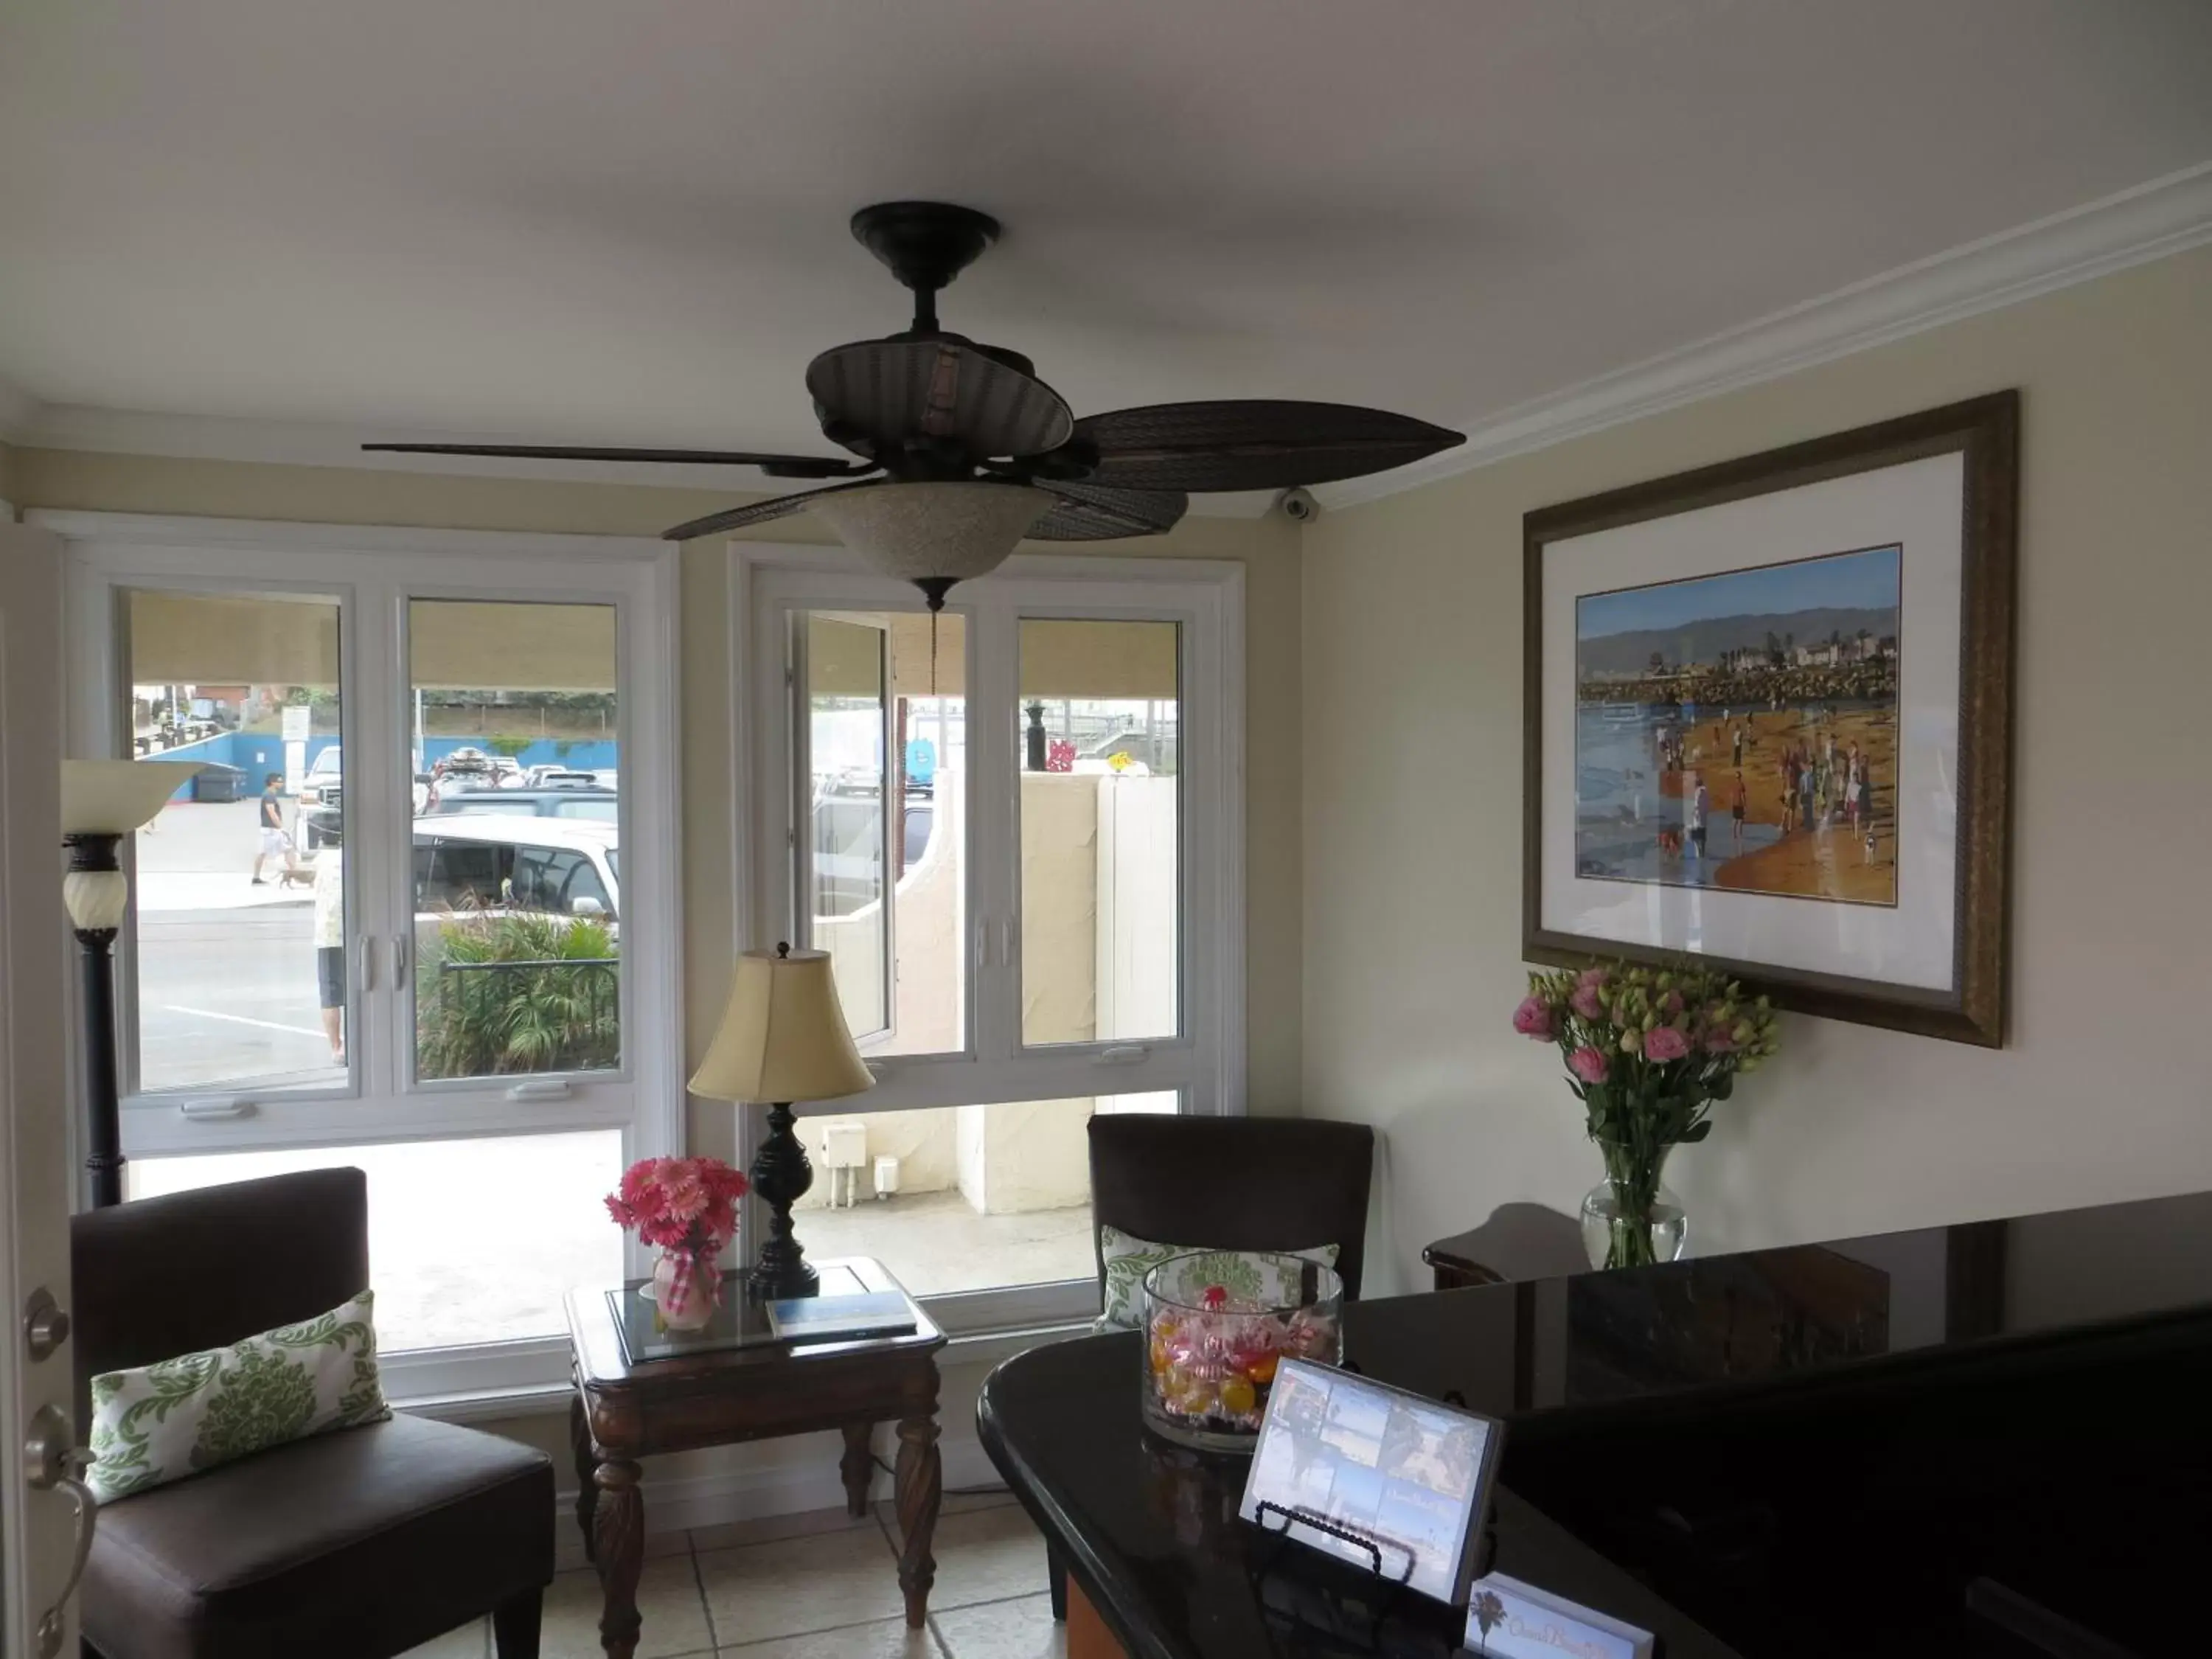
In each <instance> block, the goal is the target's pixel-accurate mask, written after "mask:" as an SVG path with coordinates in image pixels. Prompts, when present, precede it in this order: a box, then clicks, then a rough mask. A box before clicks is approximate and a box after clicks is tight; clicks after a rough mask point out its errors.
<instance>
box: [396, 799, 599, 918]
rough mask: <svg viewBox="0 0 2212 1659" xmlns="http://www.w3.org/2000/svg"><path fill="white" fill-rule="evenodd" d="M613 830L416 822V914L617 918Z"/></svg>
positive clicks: (465, 819)
mask: <svg viewBox="0 0 2212 1659" xmlns="http://www.w3.org/2000/svg"><path fill="white" fill-rule="evenodd" d="M618 833H619V832H618V830H617V827H616V826H615V825H613V824H611V823H592V822H590V821H588V820H586V819H579V818H541V817H524V816H521V815H520V814H515V815H507V814H502V813H497V812H482V813H467V814H459V815H454V816H449V817H426V818H417V819H416V820H415V913H416V917H417V918H418V921H435V920H436V919H437V918H440V917H441V916H443V915H447V913H448V912H453V911H459V912H467V911H471V910H480V911H492V912H499V911H510V912H511V911H516V910H526V911H535V912H538V913H539V914H542V915H562V916H592V917H595V918H598V919H599V920H602V921H605V922H606V923H608V925H609V926H610V927H611V926H613V925H614V923H615V921H616V919H617V917H619V916H620V915H621V914H622V858H621V854H620V851H619V849H618V843H617V835H618Z"/></svg>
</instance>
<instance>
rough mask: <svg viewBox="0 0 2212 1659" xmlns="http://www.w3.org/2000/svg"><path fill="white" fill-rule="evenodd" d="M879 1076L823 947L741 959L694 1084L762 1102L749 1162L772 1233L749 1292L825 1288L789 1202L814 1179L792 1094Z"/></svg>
mask: <svg viewBox="0 0 2212 1659" xmlns="http://www.w3.org/2000/svg"><path fill="white" fill-rule="evenodd" d="M875 1081H876V1080H875V1079H874V1078H872V1077H871V1076H870V1075H869V1074H868V1068H867V1067H866V1066H864V1065H862V1064H861V1063H860V1050H859V1049H858V1048H854V1046H853V1034H852V1033H851V1032H850V1031H848V1030H846V1029H845V1014H844V1010H843V1009H842V1007H840V1006H839V1005H838V1001H837V984H836V981H835V980H834V979H833V978H831V977H830V973H829V952H828V951H794V950H793V949H792V948H791V947H790V946H789V945H777V946H776V947H775V950H774V951H746V952H745V953H744V955H743V956H741V957H738V972H737V978H736V980H735V981H733V982H732V985H731V987H730V1006H729V1007H728V1008H727V1009H726V1010H725V1011H724V1012H723V1015H722V1024H721V1028H720V1030H717V1031H716V1032H715V1033H714V1042H713V1044H712V1045H711V1046H710V1047H709V1048H708V1050H707V1058H706V1059H705V1060H703V1061H702V1062H701V1064H700V1066H699V1070H698V1072H697V1073H696V1074H695V1075H694V1076H693V1078H692V1079H691V1091H692V1092H693V1093H694V1094H699V1095H704V1096H705V1097H707V1098H708V1099H709V1100H736V1101H753V1102H766V1103H768V1109H769V1111H768V1128H769V1134H768V1139H766V1140H764V1141H763V1142H762V1143H761V1148H760V1152H759V1153H758V1154H757V1156H756V1157H755V1158H754V1159H753V1167H752V1187H753V1190H754V1191H755V1192H757V1193H758V1194H760V1195H761V1197H762V1198H763V1199H764V1200H767V1202H768V1206H769V1236H768V1240H767V1242H766V1243H763V1245H762V1246H761V1251H760V1259H759V1261H757V1263H755V1265H754V1267H753V1271H752V1279H751V1285H752V1290H753V1292H754V1294H756V1295H757V1296H760V1297H767V1298H770V1299H779V1298H781V1297H795V1296H812V1295H813V1294H814V1293H815V1292H816V1291H817V1290H819V1289H820V1288H821V1279H820V1278H819V1276H818V1275H817V1273H815V1271H814V1269H813V1268H812V1267H811V1266H809V1265H808V1263H807V1261H806V1253H805V1251H804V1250H803V1249H800V1247H799V1241H798V1240H797V1239H796V1238H794V1237H792V1232H791V1206H793V1204H796V1203H797V1202H798V1201H799V1200H800V1199H801V1198H803V1197H805V1194H806V1189H807V1188H810V1187H811V1186H812V1185H813V1184H814V1166H813V1165H812V1164H809V1163H808V1162H807V1161H806V1148H805V1147H804V1146H800V1145H799V1137H798V1136H797V1135H795V1134H793V1133H792V1132H791V1126H792V1121H793V1120H792V1115H791V1108H792V1104H793V1103H794V1102H796V1101H802V1100H834V1099H836V1097H838V1096H840V1095H856V1094H859V1093H860V1091H862V1090H863V1089H869V1088H872V1087H874V1086H875Z"/></svg>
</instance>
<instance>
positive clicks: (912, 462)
mask: <svg viewBox="0 0 2212 1659" xmlns="http://www.w3.org/2000/svg"><path fill="white" fill-rule="evenodd" d="M853 234H854V236H855V237H857V238H858V239H859V240H860V242H861V243H862V244H863V245H864V246H866V248H867V249H868V251H869V252H872V253H873V254H874V255H875V256H876V257H877V258H878V259H880V260H882V261H883V262H884V264H886V265H888V266H890V270H891V273H892V274H893V275H894V276H896V277H897V278H898V280H899V281H900V282H901V283H904V284H905V285H906V286H907V287H908V289H912V290H913V291H914V296H915V309H914V322H913V324H912V325H911V326H909V327H908V329H907V330H906V331H904V332H903V333H899V334H894V335H891V336H890V337H888V338H885V339H881V340H856V341H854V342H853V343H850V344H848V345H840V346H832V347H831V348H830V349H829V350H827V351H825V352H823V353H822V355H821V356H818V357H817V358H815V360H814V361H813V362H811V363H810V364H808V365H807V369H806V389H807V390H808V391H809V392H811V393H812V394H813V397H814V409H815V414H816V416H817V418H818V419H819V420H820V422H821V424H822V435H823V437H825V438H827V439H828V440H829V441H830V442H831V443H834V444H836V445H837V446H839V447H842V448H843V449H845V450H847V451H848V452H849V453H850V454H852V455H853V456H855V457H857V458H858V459H845V458H843V457H840V456H827V455H772V454H759V453H753V452H750V451H744V450H720V449H705V450H700V449H601V448H592V447H570V446H565V445H553V446H547V445H538V444H364V445H363V446H362V447H363V448H364V449H373V450H388V451H399V452H404V453H410V454H418V455H503V456H520V457H527V458H541V459H563V460H600V461H675V462H686V463H702V462H703V463H708V464H714V463H723V464H727V465H733V466H756V467H758V468H759V469H760V470H761V471H763V472H765V473H767V474H768V475H769V477H777V478H813V479H822V480H831V479H834V480H837V481H838V482H836V483H830V484H829V487H828V488H826V489H811V490H803V491H801V492H799V493H798V494H796V495H779V496H775V497H773V498H771V499H769V500H767V501H754V502H752V503H750V505H748V506H744V507H731V508H730V509H728V510H727V511H726V512H722V513H709V514H708V515H707V516H706V517H705V518H702V519H694V520H690V522H689V523H686V524H680V525H678V526H674V527H673V528H672V529H671V530H668V531H666V532H664V533H665V537H666V538H667V539H669V540H671V541H688V540H690V538H693V537H695V536H706V535H711V534H713V533H714V532H717V531H723V530H735V529H738V528H739V527H740V526H745V525H754V524H762V523H764V522H766V521H768V520H771V519H780V518H782V517H784V516H785V515H786V514H787V513H798V512H802V511H811V512H814V513H817V514H819V515H820V516H821V517H822V518H823V519H825V520H828V522H829V525H830V526H831V527H832V528H833V529H835V530H836V532H837V534H838V537H839V538H840V539H841V540H842V541H843V542H844V543H845V544H846V545H848V547H852V548H854V549H856V550H860V552H862V553H863V554H865V555H866V556H868V557H869V558H870V559H871V560H872V562H875V563H876V564H877V565H878V567H879V568H882V569H884V571H885V572H887V573H889V574H896V575H899V576H902V577H903V578H905V579H906V580H909V581H911V582H913V583H914V584H915V586H918V587H920V588H921V591H922V592H923V593H924V594H925V595H926V596H927V599H928V601H929V608H930V609H931V610H932V611H936V610H939V609H941V608H942V607H943V605H944V603H945V592H946V591H947V590H948V589H949V588H951V586H952V585H953V584H954V583H955V582H957V581H961V580H966V579H968V578H970V577H974V576H979V575H981V574H983V573H984V572H986V571H988V570H990V569H993V568H995V567H996V566H997V565H999V564H1000V562H1002V561H1004V560H1005V558H1006V556H1007V555H1008V554H1010V553H1012V551H1013V550H1014V544H1016V543H1017V542H1018V541H1020V540H1021V539H1022V538H1024V536H1029V537H1034V538H1038V539H1041V540H1045V541H1098V540H1107V539H1111V538H1118V537H1123V536H1156V535H1159V534H1161V533H1163V532H1165V531H1167V530H1169V529H1170V528H1171V527H1173V526H1174V525H1175V523H1176V520H1178V519H1180V518H1182V515H1183V513H1184V510H1185V509H1186V508H1187V507H1188V506H1189V504H1190V502H1189V497H1190V494H1191V492H1193V491H1198V492H1201V493H1202V492H1206V491H1209V490H1247V489H1289V488H1291V487H1292V486H1294V485H1303V484H1316V483H1328V482H1329V481H1331V480H1332V479H1336V478H1354V477H1360V476H1362V475H1363V474H1365V473H1370V472H1381V471H1387V470H1388V469H1389V468H1391V467H1394V466H1403V465H1406V464H1407V462H1409V461H1417V460H1419V459H1421V458H1422V457H1423V456H1425V455H1432V454H1434V453H1437V451H1438V450H1441V449H1446V448H1449V447H1451V446H1452V445H1454V444H1457V443H1462V442H1464V441H1465V437H1464V435H1463V434H1461V433H1457V432H1451V431H1448V430H1446V429H1445V428H1443V427H1438V426H1431V425H1430V424H1429V423H1428V422H1425V421H1418V420H1415V419H1413V417H1412V416H1406V415H1392V414H1388V413H1386V412H1384V411H1383V410H1376V409H1359V408H1355V407H1352V406H1351V405H1349V404H1320V403H1295V402H1286V401H1277V400H1264V399H1247V400H1241V401H1229V402H1219V403H1188V404H1152V405H1150V406H1148V407H1146V408H1142V409H1122V410H1114V411H1113V412H1112V413H1110V414H1105V415H1090V416H1085V417H1083V418H1082V419H1080V420H1078V419H1077V418H1076V417H1075V416H1074V415H1073V413H1072V412H1071V411H1070V410H1069V409H1068V406H1067V404H1066V401H1065V400H1064V399H1063V398H1061V397H1060V394H1059V393H1058V392H1054V390H1053V389H1052V388H1051V387H1050V386H1047V385H1046V384H1045V383H1044V382H1043V381H1042V380H1039V379H1037V377H1036V365H1035V364H1034V363H1032V362H1030V359H1029V358H1027V357H1025V356H1023V355H1022V354H1021V353H1020V352H1018V351H1012V350H1009V349H1006V347H1003V346H994V345H984V344H982V343H979V342H977V341H975V340H971V339H969V338H968V337H966V336H964V335H960V334H955V333H952V332H951V331H949V330H947V329H945V328H944V327H942V326H940V325H939V322H938V320H937V295H938V292H939V290H940V289H943V288H945V286H946V285H947V284H949V283H951V281H952V279H953V278H954V277H955V276H958V275H959V274H960V272H961V271H962V270H963V269H964V268H965V267H966V266H967V265H968V264H970V263H971V262H972V261H974V260H975V258H976V257H977V256H978V255H979V254H981V252H983V251H984V250H985V249H986V248H987V247H989V246H991V244H992V243H993V242H994V241H996V240H998V237H999V222H998V221H997V220H995V219H994V218H992V217H991V216H989V215H987V214H984V213H978V212H977V211H975V210H974V209H972V208H964V207H956V206H952V205H951V204H946V203H942V202H882V203H878V204H876V205H875V206H873V207H866V208H862V209H861V210H860V211H859V212H858V213H856V214H854V216H853Z"/></svg>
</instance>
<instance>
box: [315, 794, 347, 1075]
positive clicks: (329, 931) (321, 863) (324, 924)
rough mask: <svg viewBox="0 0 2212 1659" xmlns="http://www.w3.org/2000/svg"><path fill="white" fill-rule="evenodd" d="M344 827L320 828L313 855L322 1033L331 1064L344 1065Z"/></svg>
mask: <svg viewBox="0 0 2212 1659" xmlns="http://www.w3.org/2000/svg"><path fill="white" fill-rule="evenodd" d="M344 834H345V831H344V826H343V825H342V824H337V823H332V824H331V825H328V826H327V827H326V828H325V829H324V830H323V845H322V850H321V851H319V852H318V853H317V854H315V983H316V988H317V989H318V990H319V992H320V994H321V997H322V1008H323V1035H324V1036H326V1037H328V1038H329V1039H330V1043H331V1065H333V1066H343V1065H344V1064H345V1057H346V1052H345V1004H346V949H345V850H344V847H343V839H344Z"/></svg>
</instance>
